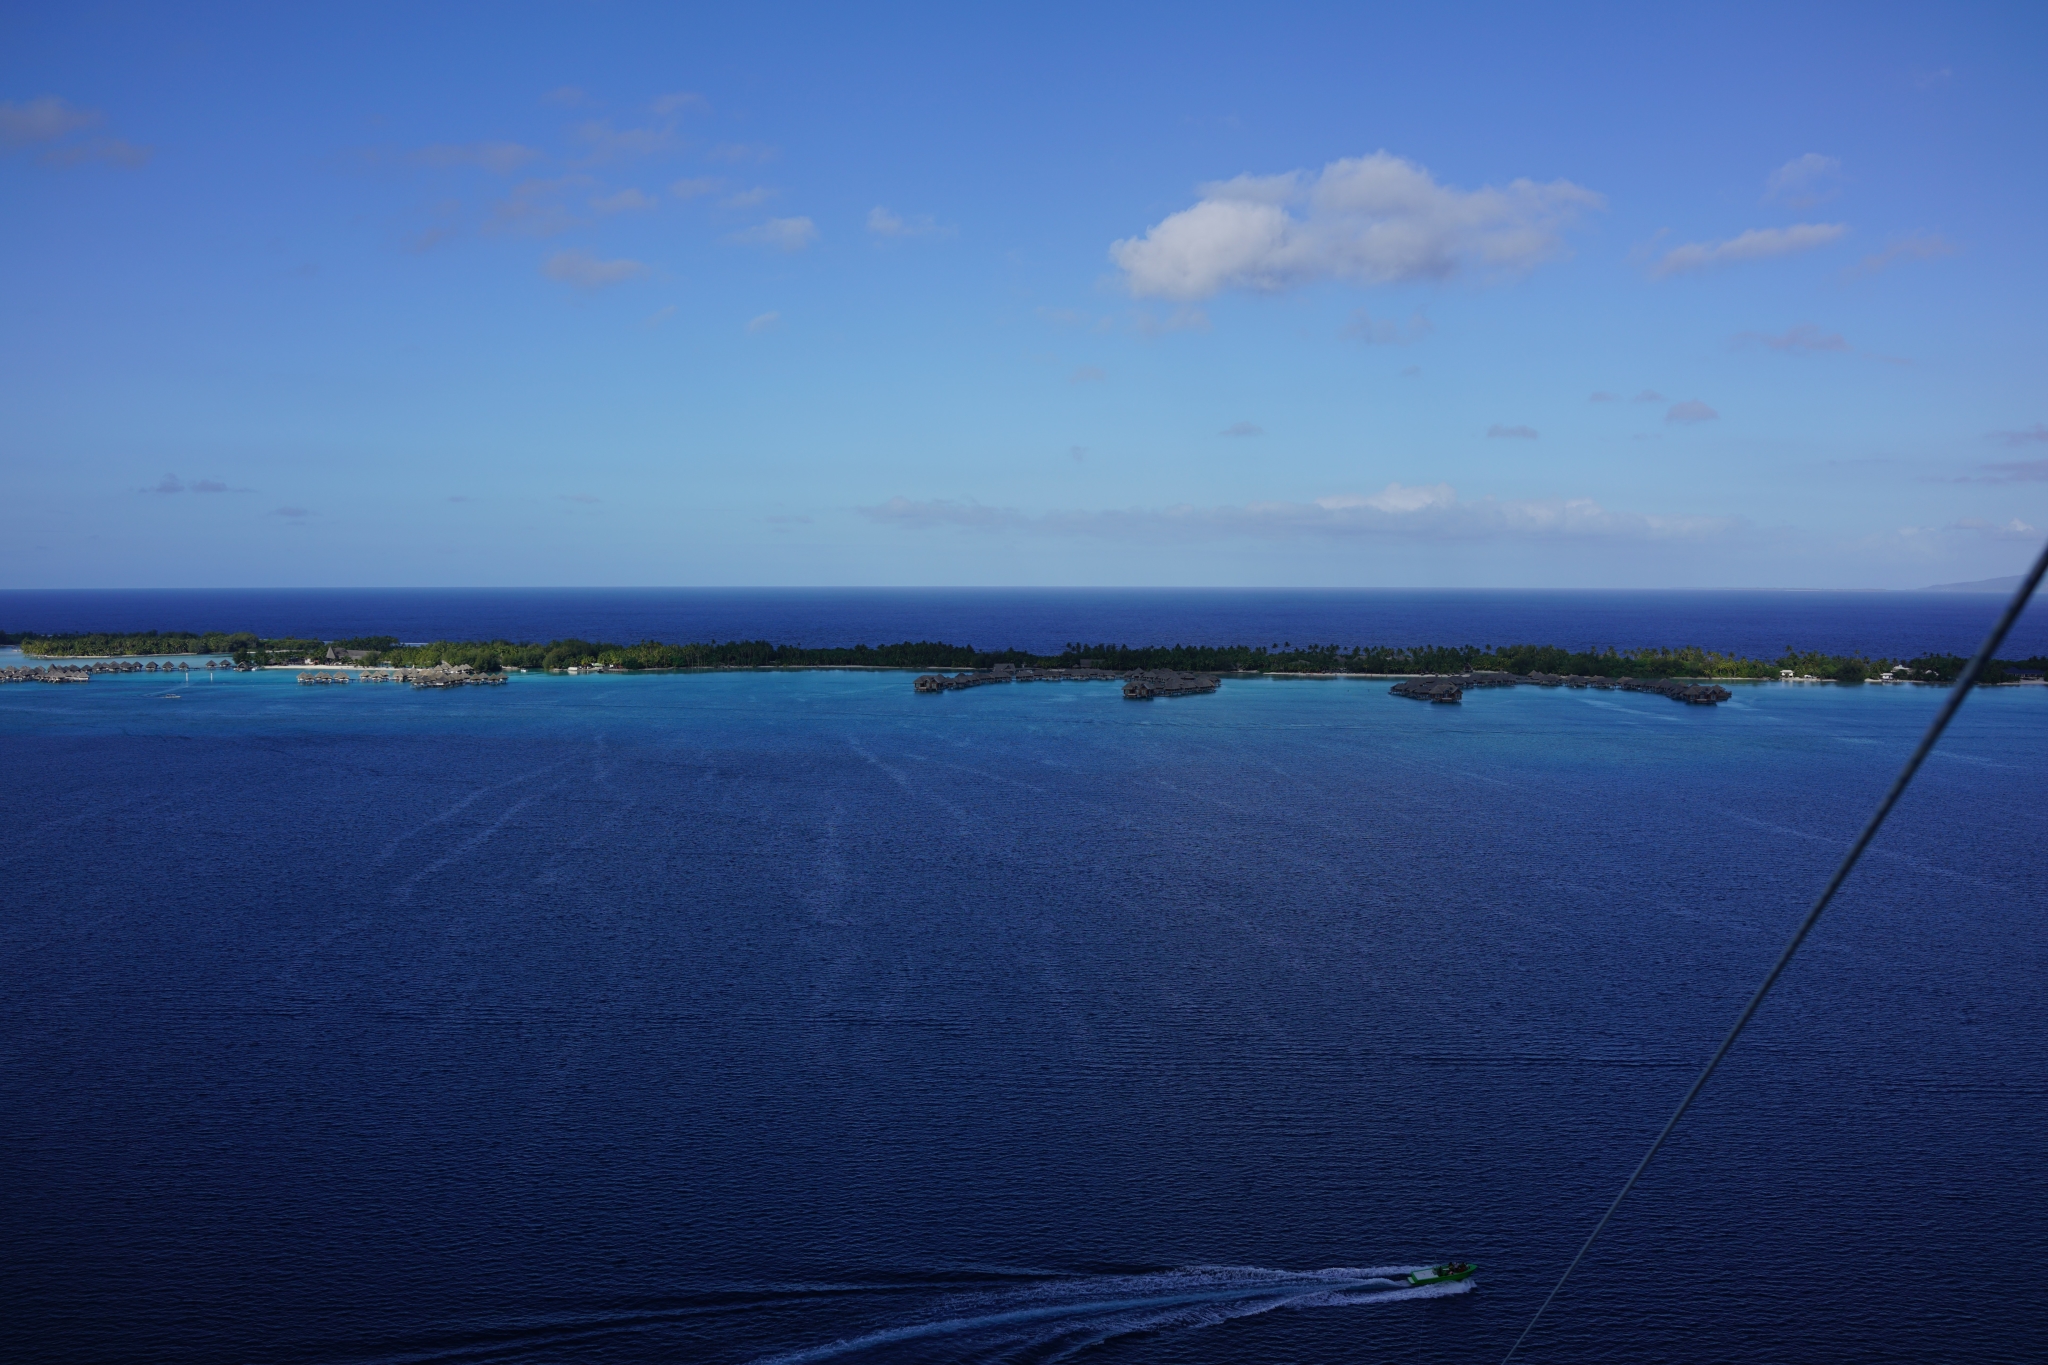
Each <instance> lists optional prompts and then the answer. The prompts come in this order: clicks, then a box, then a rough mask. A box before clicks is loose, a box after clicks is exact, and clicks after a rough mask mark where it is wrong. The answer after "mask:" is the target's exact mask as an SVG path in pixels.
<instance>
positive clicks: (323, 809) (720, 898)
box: [0, 673, 2048, 1363]
mask: <svg viewBox="0 0 2048 1365" xmlns="http://www.w3.org/2000/svg"><path fill="white" fill-rule="evenodd" d="M173 694H175V695H173ZM1940 697H1941V694H1940V693H1938V692H1935V691H1932V690H1921V689H1909V688H1877V687H1866V688H1838V687H1831V686H1829V687H1810V688H1795V687H1781V686H1776V685H1772V686H1765V687H1741V688H1738V689H1737V695H1736V700H1735V701H1733V702H1730V703H1729V704H1727V705H1725V706H1722V707H1719V708H1697V707H1685V706H1679V705H1675V704H1673V703H1671V702H1669V701H1666V700H1664V699H1662V698H1659V697H1655V696H1637V695H1631V694H1614V693H1585V692H1569V691H1541V690H1535V689H1516V690H1514V691H1508V692H1483V693H1476V694H1472V695H1470V696H1468V698H1467V700H1466V701H1465V703H1464V704H1463V705H1462V706H1458V707H1448V706H1427V705H1421V704H1417V703H1411V702H1406V701H1403V700H1401V699H1398V698H1393V697H1390V696H1388V695H1387V692H1386V687H1385V685H1384V684H1373V683H1363V682H1355V681H1346V682H1304V681H1292V682H1283V681H1230V682H1226V683H1225V684H1224V686H1223V689H1222V690H1221V691H1220V692H1219V693H1217V694H1215V695H1213V696H1207V697H1192V698H1185V699H1180V700H1175V701H1162V702H1153V703H1127V702H1125V701H1123V700H1122V699H1121V698H1120V697H1119V696H1118V695H1117V693H1116V691H1115V689H1114V688H1110V687H1103V686H1090V685H1079V684H1044V685H1015V686H1004V687H991V688H982V689H978V690H976V691H972V692H965V693H958V694H948V695H944V696H937V697H919V696H914V695H913V694H912V692H911V690H910V686H909V679H908V677H907V676H906V675H900V674H837V673H811V674H798V675H790V676H767V675H699V676H660V677H591V678H553V677H538V676H532V675H526V676H520V677H515V678H514V679H513V680H512V681H511V683H510V684H508V685H507V686H505V687H503V688H494V689H465V690H461V691H454V692H433V693H430V692H415V691H412V690H410V689H404V688H396V687H390V686H381V687H380V686H376V685H366V684H355V685H352V686H348V687H322V688H311V687H301V686H298V685H296V684H295V683H294V682H293V681H292V680H291V676H290V675H289V674H288V673H283V674H278V673H273V674H263V675H254V676H252V675H232V676H228V677H224V678H221V679H218V680H215V681H206V680H204V679H200V680H196V681H191V682H184V681H179V682H176V683H173V682H171V681H169V680H165V679H163V678H161V677H156V678H151V677H147V676H144V677H136V676H128V677H102V678H99V679H96V680H95V681H93V682H92V683H90V684H87V685H84V686H65V687H58V686H32V685H17V686H10V687H4V688H0V755H4V758H5V769H4V777H0V875H4V878H5V880H4V883H0V885H4V888H5V893H4V915H0V1008H4V1016H0V1143H4V1149H0V1197H4V1200H5V1210H6V1227H7V1235H6V1237H5V1238H0V1275H4V1281H5V1285H6V1289H5V1300H6V1303H7V1310H6V1328H5V1331H6V1333H7V1338H8V1354H9V1355H10V1357H12V1358H15V1359H23V1360H31V1361H43V1360H49V1361H57V1360H150V1361H176V1362H185V1361H192V1362H199V1361H207V1362H211V1361H223V1360H265V1361H318V1362H338V1363H339V1362H373V1361H375V1362H394V1363H395V1362H426V1361H449V1362H456V1361H462V1362H470V1361H478V1362H481V1361H501V1360H502V1361H557V1360H560V1361H590V1362H607V1363H609V1362H641V1361H711V1362H724V1361H732V1362H739V1361H753V1360H767V1359H773V1360H779V1361H785V1362H795V1361H808V1360H826V1359H833V1360H845V1361H851V1362H870V1361H918V1362H925V1361H930V1362H942V1361H988V1360H1004V1361H1047V1360H1055V1359H1065V1358H1069V1357H1079V1358H1083V1359H1088V1360H1102V1361H1115V1362H1197V1361H1200V1362H1238V1361H1244V1362H1253V1361H1259V1362H1264V1361H1304V1362H1308V1361H1314V1362H1326V1361H1361V1362H1363V1361H1373V1362H1378V1361H1387V1360H1404V1361H1447V1362H1448V1361H1491V1360H1497V1359H1498V1358H1499V1355H1500V1353H1501V1352H1503V1351H1504V1350H1505V1349H1506V1347H1507V1344H1508V1342H1510V1341H1511V1340H1512V1339H1513V1337H1514V1335H1515V1334H1516V1332H1518V1331H1519V1330H1520V1328H1521V1325H1522V1323H1523V1322H1524V1321H1525V1320H1526V1317H1527V1314H1528V1313H1529V1312H1530V1310H1531V1309H1532V1308H1533V1306H1534V1304H1535V1302H1536V1301H1537V1300H1538V1299H1539V1298H1540V1296H1541V1294H1542V1293H1543V1291H1544V1290H1545V1289H1546V1288H1547V1287H1548V1283H1549V1280H1550V1279H1551V1278H1552V1277H1554V1275H1555V1274H1556V1272H1557V1270H1558V1269H1559V1268H1560V1267H1561V1265H1562V1264H1563V1262H1564V1261H1565V1260H1566V1259H1568V1258H1569V1255H1570V1253H1571V1251H1572V1249H1573V1248H1574V1246H1575V1244H1576V1242H1577V1240H1578V1239H1579V1238H1581V1237H1583V1235H1584V1234H1585V1232H1586V1231H1587V1230H1588V1228H1589V1227H1590V1225H1591V1223H1592V1221H1593V1220H1594V1218H1595V1217H1597V1214H1598V1211H1599V1209H1600V1207H1601V1206H1602V1205H1603V1204H1604V1202H1605V1200H1606V1199H1607V1198H1608V1197H1610V1196H1611V1194H1612V1191H1613V1189H1614V1188H1615V1186H1616V1185H1617V1184H1618V1183H1619V1181H1620V1180H1621V1178H1622V1177H1623V1176H1624V1175H1625V1174H1626V1172H1627V1170H1628V1168H1629V1167H1630V1166H1631V1165H1632V1164H1633V1162H1634V1160H1635V1159H1636V1157H1637V1156H1638V1155H1639V1154H1640V1151H1641V1148H1642V1146H1643V1145H1644V1144H1645V1143H1646V1142H1647V1140H1648V1138H1649V1136H1650V1135H1651V1134H1652V1133H1653V1132H1654V1131H1655V1129H1656V1127H1657V1126H1658V1125H1659V1124H1660V1123H1661V1122H1662V1120H1663V1118H1664V1116H1665V1114H1666V1113H1668V1111H1669V1109H1670V1107H1671V1105H1672V1104H1673V1103H1675V1102H1676V1100H1677V1097H1678V1095H1679V1094H1680V1092H1681V1091H1682V1090H1683V1088H1684V1086H1685V1084H1686V1083H1687V1082H1688V1081H1689V1080H1690V1077H1691V1075H1692V1072H1693V1069H1694V1068H1695V1066H1696V1065H1697V1063H1698V1061H1699V1059H1700V1058H1701V1057H1702V1056H1703V1055H1704V1053H1705V1051H1706V1050H1707V1049H1708V1048H1709V1047H1710V1045H1711V1043H1712V1042H1713V1040H1714V1039H1715V1038H1716V1037H1717V1036H1718V1034H1719V1033H1720V1031H1721V1030H1722V1029H1723V1028H1724V1027H1725V1026H1726V1024H1727V1022H1728V1020H1729V1018H1730V1017H1731V1016H1732V1014H1733V1012H1734V1010H1735V1009H1736V1008H1737V1007H1738V1006H1739V1004H1740V1002H1741V1000H1742V999H1743V998H1744V997H1745V996H1746V994H1747V992H1748V991H1749V989H1750V988H1751V987H1752V986H1753V985H1754V983H1755V981H1756V979H1757V977H1758V976H1759V975H1760V974H1761V972H1762V971H1763V969H1764V967H1765V966H1766V965H1767V964H1768V962H1769V961H1770V959H1771V958H1772V956H1773V955H1774V954H1775V953H1776V951H1777V950H1778V948H1779V946H1780V945H1781V943H1782V941H1783V937H1784V935H1785V934H1786V933H1787V932H1788V931H1789V929H1790V927H1791V925H1792V924H1793V922H1795V921H1796V919H1797V918H1798V916H1799V914H1800V913H1801V912H1802V911H1803V909H1804V907H1805V904H1806V902H1807V900H1808V899H1809V898H1810V897H1811V895H1812V894H1813V893H1814V891H1815V890H1816V889H1817V887H1818V885H1819V883H1820V882H1821V880H1822V879H1823V878H1824V877H1825V875H1826V872H1827V870H1828V869H1829V867H1830V866H1831V865H1832V863H1833V862H1834V860H1835V859H1836V858H1837V857H1838V856H1839V854H1840V851H1841V849H1842V847H1843V845H1844V844H1845V843H1846V842H1847V840H1848V839H1849V838H1850V837H1851V835H1852V834H1853V832H1854V830H1855V828H1856V826H1857V825H1858V824H1859V823H1860V822H1861V820H1862V819H1863V818H1864V816H1865V814H1866V813H1867V811H1868V809H1869V807H1870V805H1871V804H1872V803H1873V802H1874V801H1875V799H1876V798H1877V796H1878V794H1879V793H1880V792H1881V790H1882V789H1883V786H1884V784H1885V783H1886V782H1887V781H1888V780H1889V778H1890V775H1891V773H1892V772H1893V771H1894V769H1895V768H1896V765H1897V764H1898V762H1899V761H1900V760H1901V758H1902V757H1903V755H1904V753H1905V752H1906V750H1907V749H1908V748H1909V747H1910V745H1911V743H1912V740H1913V738H1914V737H1915V736H1916V735H1917V734H1918V732H1919V730H1920V729H1921V728H1922V727H1923V726H1924V725H1925V723H1926V721H1927V720H1928V718H1929V717H1930V715H1931V713H1932V711H1933V709H1934V707H1935V705H1936V704H1937V703H1938V701H1939V700H1940ZM2044 771H2048V689H2038V688H2032V689H1997V690H1992V691H1987V692H1981V693H1979V694H1978V695H1977V696H1975V697H1973V698H1972V699H1971V701H1970V703H1969V705H1968V706H1966V707H1965V708H1964V710H1963V713H1962V717H1961V719H1960V720H1959V721H1958V722H1957V725H1956V727H1955V729H1954V730H1953V732H1952V737H1951V739H1950V740H1949V741H1948V742H1947V743H1946V744H1945V746H1944V748H1943V750H1942V751H1941V752H1939V753H1938V754H1937V756H1936V758H1935V759H1934V760H1933V761H1932V762H1931V763H1930V764H1929V766H1928V768H1927V770H1926V772H1925V773H1924V775H1923V777H1922V779H1921V782H1920V785H1919V786H1918V787H1916V788H1915V790H1914V791H1913V792H1912V794H1911V795H1910V796H1909V797H1908V799H1907V801H1906V803H1905V804H1904V806H1902V808H1901V809H1900V811H1899V813H1898V815H1897V817H1896V818H1895V821H1894V824H1893V825H1892V827H1891V828H1890V829H1889V830H1888V831H1887V833H1886V834H1885V835H1884V837H1883V840H1882V842H1881V845H1880V847H1879V848H1878V849H1877V850H1876V851H1875V852H1874V853H1873V854H1872V856H1871V857H1870V858H1869V859H1868V860H1867V861H1866V863H1865V865H1864V868H1863V870H1861V871H1860V872H1859V873H1858V874H1857V877H1856V879H1855V881H1854V882H1853V883H1852V885H1851V886H1850V888H1849V889H1848V891H1847V892H1846V893H1845V895H1844V896H1843V897H1842V898H1841V900H1840V902H1839V903H1838V906H1837V908H1836V909H1835V910H1834V911H1833V912H1832V914H1831V917H1830V918H1829V920H1828V921H1827V922H1826V923H1824V925H1823V926H1822V928H1821V930H1820V931H1819V933H1818V934H1817V935H1816V936H1815V938H1814V939H1813V940H1812V942H1811V943H1810V944H1809V946H1808V948H1807V950H1806V953H1805V955H1804V956H1803V957H1802V959H1801V960H1800V962H1799V963H1798V964H1797V965H1796V966H1795V968H1794V969H1793V972H1792V974H1791V975H1790V977H1789V978H1788V979H1787V981H1786V982H1785V984H1784V985H1783V987H1782V988H1781V990H1780V992H1779V994H1778V995H1777V996H1775V997H1774V998H1773V1000H1772V1002H1771V1003H1770V1004H1769V1005H1768V1006H1767V1007H1766V1010H1765V1012H1764V1014H1763V1015H1762V1017H1761V1018H1760V1019H1759V1021H1758V1023H1757V1025H1756V1026H1755V1027H1754V1028H1753V1029H1752V1031H1751V1032H1750V1034H1749V1035H1748V1036H1747V1037H1746V1038H1745V1040H1744V1042H1743V1043H1742V1045H1741V1047H1740V1049H1739V1050H1738V1052H1737V1054H1736V1056H1735V1057H1734V1058H1733V1060H1732V1061H1731V1063H1730V1064H1729V1066H1728V1067H1727V1068H1726V1070H1725V1071H1724V1072H1723V1074H1722V1076H1721V1077H1720V1078H1718V1079H1717V1081H1716V1084H1715V1086H1714V1088H1713V1089H1712V1090H1710V1091H1709V1093H1708V1095H1707V1097H1706V1098H1705V1100H1704V1101H1703V1102H1702V1103H1701V1105H1700V1106H1699V1108H1698V1109H1696V1110H1695V1112H1694V1114H1693V1116H1691V1117H1690V1118H1689V1119H1688V1120H1687V1123H1686V1125H1685V1127H1684V1128H1683V1129H1682V1131H1681V1134H1680V1136H1679V1138H1678V1139H1677V1140H1676V1141H1675V1143H1674V1144H1673V1146H1672V1147H1671V1148H1670V1149H1668V1151H1667V1154H1666V1157H1665V1158H1664V1159H1663V1161H1662V1164H1661V1165H1660V1166H1659V1167H1658V1168H1656V1169H1654V1170H1653V1171H1652V1173H1651V1174H1650V1176H1649V1177H1648V1178H1647V1179H1646V1180H1645V1182H1644V1185H1643V1186H1642V1187H1641V1190H1640V1192H1639V1195H1638V1196H1637V1198H1636V1199H1635V1201H1634V1202H1633V1203H1632V1204H1631V1205H1630V1206H1629V1207H1628V1208H1627V1209H1626V1210H1625V1211H1624V1213H1623V1214H1622V1215H1621V1216H1620V1217H1619V1218H1618V1220H1617V1222H1616V1223H1615V1225H1614V1226H1613V1228H1612V1229H1611V1230H1610V1232H1609V1234H1608V1236H1607V1238H1606V1240H1605V1241H1604V1242H1603V1244H1602V1246H1601V1248H1600V1249H1599V1250H1598V1251H1597V1252H1596V1253H1595V1254H1594V1256H1593V1258H1592V1259H1591V1260H1590V1262H1589V1263H1588V1265H1587V1266H1586V1267H1585V1268H1584V1269H1583V1270H1582V1271H1581V1277H1580V1279H1578V1280H1577V1281H1575V1282H1574V1284H1573V1285H1572V1286H1571V1287H1570V1288H1569V1289H1568V1290H1567V1291H1566V1293H1565V1295H1564V1296H1563V1297H1562V1298H1561V1299H1560V1300H1559V1303H1558V1305H1557V1306H1556V1307H1555V1308H1554V1309H1553V1310H1552V1316H1551V1317H1550V1318H1549V1319H1547V1320H1546V1322H1545V1324H1544V1326H1543V1327H1542V1328H1541V1329H1540V1330H1539V1333H1538V1335H1537V1337H1536V1338H1534V1339H1533V1340H1532V1346H1531V1348H1530V1356H1529V1358H1530V1359H1532V1360H1544V1361H1556V1362H1583V1361H1630V1362H1639V1361H1658V1360H1669V1361H1695V1360H1743V1361H1832V1360H1843V1361H1848V1360H1855V1361H1872V1360H1897V1361H1916V1362H1917V1361H1928V1360H1971V1361H1990V1362H2006V1361H2021V1360H2028V1359H2037V1358H2038V1348H2039V1343H2040V1342H2042V1341H2044V1340H2048V1291H2044V1290H2043V1289H2042V1288H2040V1287H2039V1285H2038V1283H2037V1279H2038V1277H2036V1276H2034V1275H2033V1274H2032V1273H2031V1269H2030V1268H2031V1267H2034V1266H2038V1265H2040V1264H2041V1263H2042V1262H2043V1258H2044V1253H2048V1233H2044V1228H2048V1176H2044V1175H2043V1170H2044V1165H2043V1157H2044V1155H2048V1154H2044V1151H2043V1138H2042V1132H2043V1121H2044V1118H2048V1009H2044V1006H2048V985H2044V982H2048V962H2044V960H2043V958H2044V953H2043V948H2044V944H2048V928H2044V917H2043V914H2042V911H2043V909H2044V906H2048V855H2044V852H2043V848H2042V831H2043V830H2044V829H2048V791H2044V787H2043V783H2042V780H2041V775H2042V773H2043V772H2044ZM1454 1256H1455V1257H1464V1258H1470V1259H1473V1260H1477V1261H1478V1262H1480V1265H1481V1269H1480V1271H1479V1274H1478V1275H1477V1276H1476V1277H1475V1278H1474V1279H1472V1280H1471V1281H1469V1282H1467V1283H1466V1284H1464V1285H1459V1286H1451V1287H1446V1288H1438V1289H1433V1290H1426V1291H1422V1292H1420V1293H1417V1292H1413V1291H1407V1290H1404V1289H1402V1288H1401V1287H1400V1284H1399V1282H1398V1281H1397V1279H1396V1278H1395V1277H1396V1276H1397V1275H1398V1274H1399V1273H1400V1272H1403V1271H1405V1270H1406V1269H1408V1268H1411V1267H1415V1266H1419V1265H1424V1264H1427V1263H1429V1262H1431V1261H1435V1260H1441V1259H1446V1258H1449V1257H1454Z"/></svg>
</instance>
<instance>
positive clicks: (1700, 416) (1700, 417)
mask: <svg viewBox="0 0 2048 1365" xmlns="http://www.w3.org/2000/svg"><path fill="white" fill-rule="evenodd" d="M1664 420H1665V421H1667V422H1670V423H1672V424H1673V425H1675V426H1681V427H1696V426H1698V425H1699V424H1700V423H1702V422H1718V421H1719V420H1721V414H1720V413H1718V412H1715V411H1714V410H1713V409H1712V408H1710V407H1708V406H1707V405H1706V404H1705V403H1702V402H1700V400H1699V399H1697V398H1688V399H1686V400H1685V401H1684V402H1683V403H1673V404H1672V405H1671V410H1670V411H1669V412H1667V413H1665V414H1664Z"/></svg>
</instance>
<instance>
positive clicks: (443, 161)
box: [413, 142, 540, 175]
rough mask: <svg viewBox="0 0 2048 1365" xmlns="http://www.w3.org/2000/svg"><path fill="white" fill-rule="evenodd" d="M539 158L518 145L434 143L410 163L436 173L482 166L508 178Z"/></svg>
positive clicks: (508, 143)
mask: <svg viewBox="0 0 2048 1365" xmlns="http://www.w3.org/2000/svg"><path fill="white" fill-rule="evenodd" d="M539 156H540V153H539V152H538V151H536V150H535V149H533V148H532V147H525V146H521V145H520V144H519V143H517V142H436V143H435V144H433V145H432V146H431V147H422V148H420V149H419V150H418V151H417V152H415V153H413V160H415V161H417V162H419V163H420V164H421V165H422V166H432V167H435V168H436V169H445V168H447V167H450V166H481V167H482V168H483V169H484V170H487V171H491V172H494V173H496V174H498V175H510V174H511V173H512V172H513V171H516V170H518V169H519V168H520V167H521V166H524V165H525V164H526V163H527V162H529V161H532V160H535V159H536V158H538V157H539Z"/></svg>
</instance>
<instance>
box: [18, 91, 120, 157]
mask: <svg viewBox="0 0 2048 1365" xmlns="http://www.w3.org/2000/svg"><path fill="white" fill-rule="evenodd" d="M105 121H106V115H105V114H102V113H101V112H100V111H99V110H97V109H80V108H79V107H78V106H77V105H75V104H71V103H68V102H67V101H65V100H61V99H59V98H57V97H56V96H55V95H44V96H43V97H42V98H41V99H33V100H29V101H27V102H26V103H24V104H15V103H13V102H12V101H10V100H0V142H4V143H5V144H7V145H8V146H9V147H26V146H29V145H31V144H33V143H37V142H55V141H57V140H58V139H59V138H64V137H69V136H71V134H73V133H76V132H79V131H81V130H83V129H86V128H97V127H98V126H99V125H100V124H102V123H104V122H105Z"/></svg>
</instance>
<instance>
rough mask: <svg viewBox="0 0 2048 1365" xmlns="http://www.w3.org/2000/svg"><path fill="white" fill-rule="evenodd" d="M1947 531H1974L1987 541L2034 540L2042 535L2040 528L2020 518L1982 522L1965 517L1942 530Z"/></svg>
mask: <svg viewBox="0 0 2048 1365" xmlns="http://www.w3.org/2000/svg"><path fill="white" fill-rule="evenodd" d="M1942 529H1943V530H1946V531H1974V532H1976V533H1977V534H1978V535H1980V536H1983V537H1985V538H1986V539H1987V540H2033V539H2034V538H2035V537H2036V536H2038V535H2040V534H2041V531H2040V528H2039V527H2035V526H2029V525H2027V523H2025V522H2024V521H2021V520H2020V519H2019V518H2018V517H2014V518H2013V519H2012V520H2010V521H2003V522H1999V521H1980V520H1978V519H1977V518H1975V517H1964V518H1963V519H1962V520H1960V521H1952V522H1950V523H1949V524H1948V525H1947V526H1945V527H1943V528H1942Z"/></svg>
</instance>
